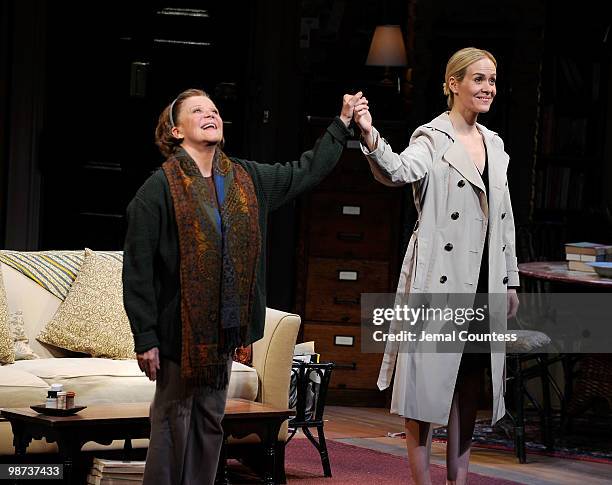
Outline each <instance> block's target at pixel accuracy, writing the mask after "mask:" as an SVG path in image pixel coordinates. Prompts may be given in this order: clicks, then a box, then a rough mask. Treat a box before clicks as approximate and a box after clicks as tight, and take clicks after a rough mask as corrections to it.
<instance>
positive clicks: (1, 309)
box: [0, 274, 15, 364]
mask: <svg viewBox="0 0 612 485" xmlns="http://www.w3.org/2000/svg"><path fill="white" fill-rule="evenodd" d="M14 360H15V349H14V347H13V337H12V335H11V329H10V327H9V314H8V305H7V303H6V293H5V292H4V278H2V275H1V274H0V364H10V363H11V362H13V361H14Z"/></svg>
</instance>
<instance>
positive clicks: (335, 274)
mask: <svg viewBox="0 0 612 485" xmlns="http://www.w3.org/2000/svg"><path fill="white" fill-rule="evenodd" d="M330 122H331V119H325V118H315V117H310V118H309V119H308V123H307V130H306V139H305V141H304V146H312V144H313V143H314V141H315V140H316V138H317V137H318V136H320V134H321V133H322V131H323V130H324V129H325V127H326V126H327V125H328V124H329V123H330ZM376 126H377V128H379V130H380V131H381V132H383V133H385V137H386V139H387V140H388V141H389V142H390V143H392V144H394V145H395V149H396V151H401V149H402V148H403V146H402V144H405V143H406V140H407V133H406V128H405V126H404V125H403V124H402V123H378V124H377V125H376ZM383 130H384V131H383ZM406 195H407V190H406V188H405V187H404V188H390V187H386V186H384V185H382V184H380V183H379V182H377V181H376V180H374V178H373V176H372V174H371V172H370V168H369V165H368V162H367V160H366V159H365V157H364V155H363V154H362V152H361V150H360V148H359V141H358V138H357V137H355V138H354V139H352V140H350V141H349V143H348V145H347V147H346V148H345V150H344V152H343V154H342V157H341V159H340V161H339V162H338V165H337V166H336V167H335V169H334V170H333V172H332V173H331V174H330V175H329V176H328V177H327V178H326V179H325V180H324V181H322V182H321V183H320V184H319V185H318V186H317V187H316V189H314V190H313V191H312V192H311V193H309V194H306V195H304V196H303V197H302V198H301V199H300V201H299V207H300V211H299V214H300V222H299V228H300V229H299V244H298V254H297V263H298V266H297V280H298V281H297V292H296V311H297V312H298V313H299V314H300V315H302V316H303V318H304V325H303V328H302V333H301V339H302V340H303V341H309V340H314V341H315V348H316V349H317V352H318V353H320V354H321V361H323V362H334V363H335V364H336V368H335V370H334V374H333V376H332V380H331V382H330V386H329V394H328V402H329V403H332V404H343V405H354V406H382V405H384V404H385V402H386V398H387V397H386V395H385V393H382V392H380V391H379V390H378V388H377V386H376V380H377V377H378V370H379V368H380V363H381V360H382V355H381V354H368V353H362V352H361V326H360V314H361V305H360V303H361V295H362V294H363V293H393V292H395V289H396V285H397V278H398V274H399V267H400V254H399V253H400V246H401V244H400V239H401V237H402V234H403V229H402V207H403V205H404V204H405V203H406V202H408V203H409V202H410V199H409V198H407V197H406Z"/></svg>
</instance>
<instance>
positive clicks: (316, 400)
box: [286, 362, 334, 477]
mask: <svg viewBox="0 0 612 485" xmlns="http://www.w3.org/2000/svg"><path fill="white" fill-rule="evenodd" d="M333 368H334V363H333V362H330V363H327V364H315V363H311V362H294V363H293V365H292V366H291V387H290V395H289V408H290V409H293V408H294V407H295V416H294V417H293V418H291V419H289V437H288V438H287V442H286V444H288V443H289V441H291V438H293V436H294V435H295V433H296V432H297V430H298V429H299V428H301V429H302V431H303V432H304V434H305V435H306V437H307V438H308V439H309V440H310V442H311V443H312V444H313V445H314V446H315V448H316V449H317V451H318V452H319V454H320V455H321V464H322V465H323V473H324V475H325V476H326V477H331V476H332V473H331V466H330V464H329V455H328V453H327V445H326V443H325V433H324V431H323V412H324V410H325V400H326V398H327V387H328V386H329V379H330V378H331V373H332V369H333ZM310 428H317V435H318V438H319V439H318V441H317V439H316V438H315V437H314V436H313V435H312V433H311V432H310Z"/></svg>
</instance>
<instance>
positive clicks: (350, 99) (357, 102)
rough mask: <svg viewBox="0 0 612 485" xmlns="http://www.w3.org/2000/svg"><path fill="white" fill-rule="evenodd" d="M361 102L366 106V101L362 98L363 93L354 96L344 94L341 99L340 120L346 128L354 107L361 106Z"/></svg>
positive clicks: (349, 122)
mask: <svg viewBox="0 0 612 485" xmlns="http://www.w3.org/2000/svg"><path fill="white" fill-rule="evenodd" d="M362 100H365V104H366V105H367V104H368V101H367V100H366V99H365V98H364V97H363V93H362V92H361V91H359V92H358V93H356V94H345V95H344V97H343V98H342V111H341V113H340V119H341V120H342V122H343V123H344V126H346V127H347V128H348V126H349V125H350V124H351V120H352V119H353V114H354V112H355V109H356V107H357V106H362V105H363V102H364V101H362Z"/></svg>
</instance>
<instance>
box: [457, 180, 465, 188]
mask: <svg viewBox="0 0 612 485" xmlns="http://www.w3.org/2000/svg"><path fill="white" fill-rule="evenodd" d="M464 185H465V180H463V179H461V180H459V182H457V187H463V186H464Z"/></svg>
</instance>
